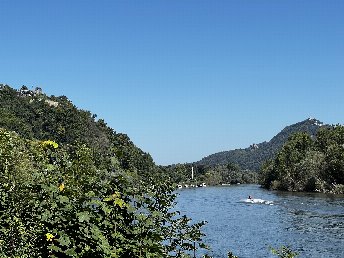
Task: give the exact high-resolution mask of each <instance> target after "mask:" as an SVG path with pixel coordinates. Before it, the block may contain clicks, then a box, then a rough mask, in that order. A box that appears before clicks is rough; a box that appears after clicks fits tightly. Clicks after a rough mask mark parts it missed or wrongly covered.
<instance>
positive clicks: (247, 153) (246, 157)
mask: <svg viewBox="0 0 344 258" xmlns="http://www.w3.org/2000/svg"><path fill="white" fill-rule="evenodd" d="M321 126H324V125H323V123H322V122H320V121H319V120H317V119H313V118H308V119H306V120H304V121H302V122H299V123H296V124H293V125H290V126H287V127H285V128H284V129H283V130H282V131H281V132H280V133H278V134H277V135H276V136H274V137H273V138H272V139H271V140H270V141H269V142H263V143H259V144H252V145H251V146H250V147H248V148H245V149H236V150H230V151H223V152H218V153H215V154H212V155H209V156H208V157H205V158H203V159H202V160H200V161H198V162H196V163H195V164H196V165H210V166H215V165H225V164H229V163H235V164H237V165H239V166H240V168H241V169H249V170H254V171H258V170H259V169H260V167H261V165H262V164H263V163H264V162H265V161H267V160H269V159H271V158H273V157H274V155H275V154H276V152H277V151H278V150H280V149H281V147H282V146H283V144H284V143H285V142H286V141H287V139H288V138H289V136H291V135H292V134H293V133H296V132H306V133H308V134H310V135H312V136H314V135H315V134H316V132H317V131H318V129H319V128H320V127H321Z"/></svg>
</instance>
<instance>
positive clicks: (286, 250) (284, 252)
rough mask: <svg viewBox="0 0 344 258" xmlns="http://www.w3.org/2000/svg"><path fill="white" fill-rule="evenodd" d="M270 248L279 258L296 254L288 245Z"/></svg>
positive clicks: (289, 257) (286, 257) (288, 257)
mask: <svg viewBox="0 0 344 258" xmlns="http://www.w3.org/2000/svg"><path fill="white" fill-rule="evenodd" d="M270 249H271V253H273V254H275V255H277V256H278V257H280V258H294V257H296V256H298V253H296V252H294V251H293V250H291V249H290V247H289V246H284V245H282V246H281V247H280V248H278V249H275V248H273V247H271V248H270Z"/></svg>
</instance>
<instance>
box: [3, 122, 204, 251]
mask: <svg viewBox="0 0 344 258" xmlns="http://www.w3.org/2000/svg"><path fill="white" fill-rule="evenodd" d="M93 157H94V156H93V155H92V151H91V149H90V148H88V147H87V146H86V145H84V144H75V145H65V146H62V145H58V143H56V142H54V141H36V140H26V139H23V138H21V137H19V136H18V135H17V134H16V133H14V132H9V131H6V130H4V129H0V221H1V225H0V257H185V256H188V255H192V254H193V252H194V250H196V249H198V248H205V247H206V246H205V245H204V244H203V243H202V237H203V234H202V233H201V231H200V229H201V227H202V225H203V224H204V223H196V224H190V219H188V218H186V217H181V216H178V213H177V212H171V207H172V206H173V205H174V201H175V195H174V194H173V186H172V185H171V184H169V182H168V180H166V179H165V178H163V176H162V174H161V173H159V171H158V170H157V169H158V168H156V167H152V168H150V170H147V171H146V172H145V174H144V175H143V176H142V175H140V176H139V175H138V174H137V173H136V171H135V170H133V171H128V170H124V169H123V168H122V167H121V166H120V162H119V161H118V159H117V158H116V156H115V155H113V156H112V157H110V158H109V163H108V165H107V167H104V165H102V168H99V167H97V166H96V162H95V161H94V158H93Z"/></svg>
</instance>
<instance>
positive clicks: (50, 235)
mask: <svg viewBox="0 0 344 258" xmlns="http://www.w3.org/2000/svg"><path fill="white" fill-rule="evenodd" d="M45 236H46V237H47V241H53V238H54V235H53V234H51V233H46V234H45Z"/></svg>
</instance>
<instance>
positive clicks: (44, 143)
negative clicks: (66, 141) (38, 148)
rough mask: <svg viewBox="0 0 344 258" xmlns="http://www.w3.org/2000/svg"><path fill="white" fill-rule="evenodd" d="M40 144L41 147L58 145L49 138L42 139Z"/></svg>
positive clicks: (55, 147)
mask: <svg viewBox="0 0 344 258" xmlns="http://www.w3.org/2000/svg"><path fill="white" fill-rule="evenodd" d="M42 146H43V147H51V148H54V149H57V148H58V147H59V145H58V144H57V143H56V142H54V141H51V140H47V141H43V142H42Z"/></svg>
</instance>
